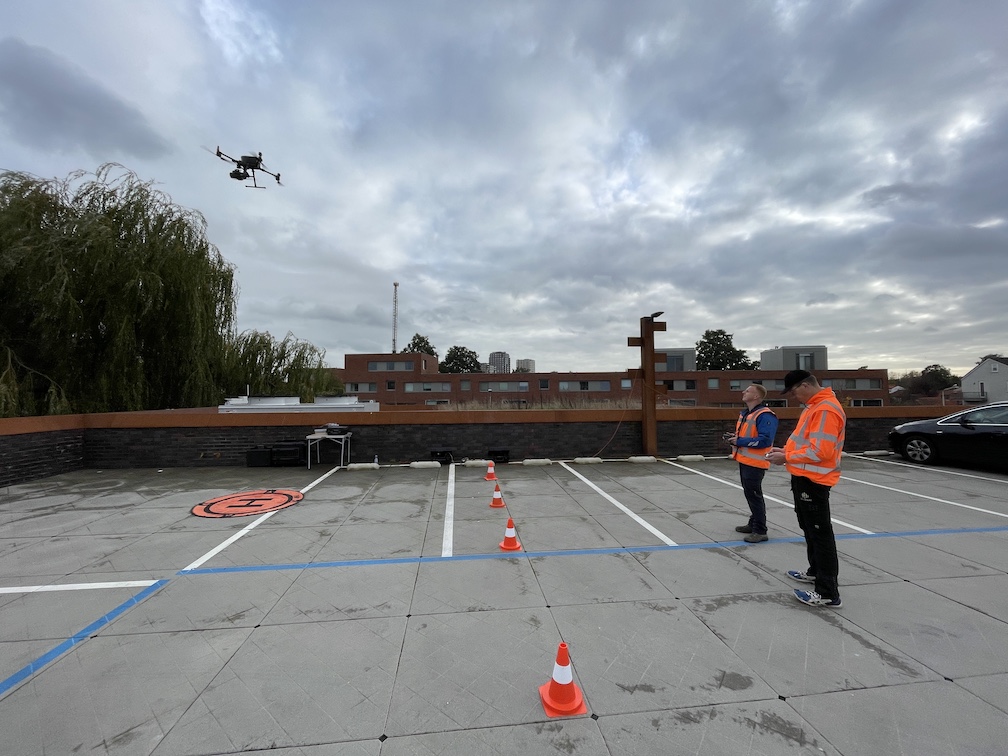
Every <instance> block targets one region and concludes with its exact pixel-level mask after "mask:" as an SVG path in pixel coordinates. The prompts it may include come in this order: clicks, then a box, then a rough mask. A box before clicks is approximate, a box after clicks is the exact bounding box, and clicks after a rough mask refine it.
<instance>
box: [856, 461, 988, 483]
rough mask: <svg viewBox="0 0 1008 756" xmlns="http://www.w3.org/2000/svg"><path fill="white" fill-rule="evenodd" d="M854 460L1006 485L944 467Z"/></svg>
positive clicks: (981, 476)
mask: <svg viewBox="0 0 1008 756" xmlns="http://www.w3.org/2000/svg"><path fill="white" fill-rule="evenodd" d="M856 459H863V460H865V461H867V462H879V463H881V464H883V465H896V466H897V467H909V468H910V469H912V470H922V471H923V470H927V471H928V472H933V473H939V474H944V475H958V476H960V477H962V478H974V479H975V480H987V481H990V482H991V483H1008V480H1006V479H1005V478H988V477H987V476H986V475H974V474H973V473H965V472H959V471H957V470H946V469H945V468H944V467H931V466H925V465H915V464H913V463H911V462H900V461H898V460H894V459H879V458H878V457H862V456H857V457H856Z"/></svg>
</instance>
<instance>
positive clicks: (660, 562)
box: [634, 543, 781, 598]
mask: <svg viewBox="0 0 1008 756" xmlns="http://www.w3.org/2000/svg"><path fill="white" fill-rule="evenodd" d="M766 545H767V544H766V543H761V544H756V545H753V546H748V547H747V549H746V550H745V551H746V552H748V550H750V549H757V548H763V547H765V546H766ZM634 556H635V557H636V558H637V559H638V560H639V561H640V563H641V564H642V565H644V567H645V568H646V569H647V571H648V572H649V573H651V574H652V575H654V576H655V578H656V579H657V580H659V581H660V582H661V584H662V585H663V586H665V587H666V588H667V589H668V590H669V591H671V592H672V594H673V595H674V596H677V597H680V598H685V597H692V596H720V595H732V596H733V595H737V594H738V593H739V592H744V593H765V592H779V591H780V590H781V583H780V581H779V580H777V579H775V578H774V577H773V576H772V575H769V574H767V573H766V572H765V571H764V570H762V569H760V568H758V567H755V566H754V565H753V564H752V563H751V562H750V561H748V560H747V559H745V558H743V557H742V556H740V554H739V553H736V552H735V551H733V550H731V549H727V548H717V547H715V548H698V549H671V550H662V551H643V552H638V553H635V555H634Z"/></svg>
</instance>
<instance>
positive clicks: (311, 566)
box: [178, 525, 1008, 575]
mask: <svg viewBox="0 0 1008 756" xmlns="http://www.w3.org/2000/svg"><path fill="white" fill-rule="evenodd" d="M1006 531H1008V525H999V526H992V527H983V528H945V529H939V530H907V531H901V532H893V533H841V534H838V535H837V536H836V537H837V540H854V539H861V538H906V537H910V536H928V535H956V534H961V533H1003V532H1006ZM770 542H771V543H804V542H805V538H804V536H789V537H787V538H771V539H770ZM751 545H752V544H750V543H747V542H746V541H743V540H738V541H718V542H716V543H679V544H676V545H675V546H667V545H654V546H612V547H608V548H600V549H571V550H569V551H509V552H507V553H503V552H502V553H496V552H493V553H488V554H454V555H452V556H416V557H396V558H393V559H345V560H341V561H335V562H301V563H296V564H256V565H249V566H247V567H200V568H199V569H195V570H182V571H180V572H179V573H178V574H179V575H224V574H233V573H241V572H280V571H283V570H315V569H320V568H333V567H372V566H376V565H390V564H420V563H421V562H422V563H424V564H428V563H433V562H467V561H477V560H483V559H514V558H515V557H525V558H527V559H542V558H545V557H566V556H595V555H599V554H639V553H641V552H652V551H690V550H696V549H724V548H733V547H736V546H743V547H745V546H751Z"/></svg>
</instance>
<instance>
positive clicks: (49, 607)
mask: <svg viewBox="0 0 1008 756" xmlns="http://www.w3.org/2000/svg"><path fill="white" fill-rule="evenodd" d="M138 590H139V589H138V588H135V587H134V588H108V589H105V590H90V591H43V592H33V593H21V594H15V595H13V596H12V598H13V600H12V601H10V602H9V603H6V604H4V606H3V620H4V621H3V622H0V640H2V641H23V640H43V639H44V640H50V641H53V643H52V644H51V645H56V643H59V642H61V641H63V640H65V639H66V638H69V637H71V636H73V635H75V634H76V633H77V632H78V631H80V630H81V629H82V628H85V627H87V626H89V625H90V624H92V623H93V622H94V621H95V618H96V617H102V616H104V615H105V614H107V613H108V612H111V611H112V610H113V609H115V608H116V607H117V606H119V605H120V604H122V603H123V602H124V601H127V600H128V599H130V598H131V597H132V596H134V595H136V593H137V591H138Z"/></svg>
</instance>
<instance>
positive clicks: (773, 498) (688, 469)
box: [661, 459, 875, 535]
mask: <svg viewBox="0 0 1008 756" xmlns="http://www.w3.org/2000/svg"><path fill="white" fill-rule="evenodd" d="M661 461H662V462H664V463H665V464H666V465H672V467H678V468H679V469H681V470H686V472H691V473H693V474H695V475H702V476H703V477H705V478H710V479H711V480H716V481H717V482H718V483H723V484H724V485H726V486H731V487H732V488H737V489H739V490H742V486H741V485H740V484H738V483H732V482H731V481H730V480H724V479H723V478H717V477H715V476H713V475H708V474H707V473H704V472H700V471H699V470H694V469H693V468H692V467H686V466H685V465H680V464H679V463H678V462H672V461H671V460H668V459H663V460H661ZM763 498H764V499H769V500H770V501H774V502H777V503H778V504H783V505H784V506H786V507H790V508H791V509H794V504H793V503H792V502H789V501H785V500H784V499H778V498H777V497H776V496H769V495H767V494H763ZM830 522H835V523H836V524H837V525H842V526H843V527H845V528H850V529H851V530H856V531H857V532H858V533H864V534H865V535H875V534H874V533H873V532H872V531H871V530H865V529H864V528H859V527H858V526H857V525H851V524H850V523H849V522H844V521H843V520H838V519H837V518H835V517H831V518H830Z"/></svg>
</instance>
